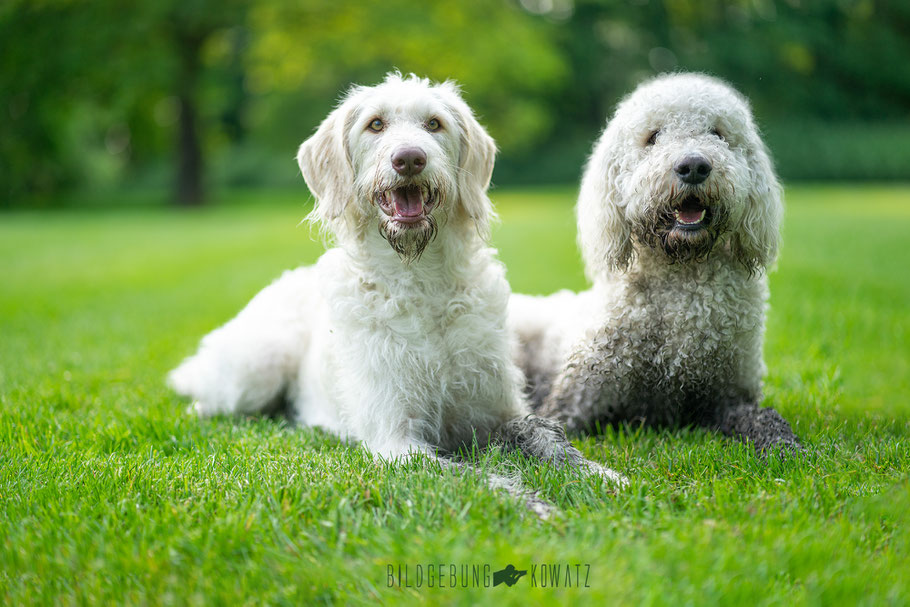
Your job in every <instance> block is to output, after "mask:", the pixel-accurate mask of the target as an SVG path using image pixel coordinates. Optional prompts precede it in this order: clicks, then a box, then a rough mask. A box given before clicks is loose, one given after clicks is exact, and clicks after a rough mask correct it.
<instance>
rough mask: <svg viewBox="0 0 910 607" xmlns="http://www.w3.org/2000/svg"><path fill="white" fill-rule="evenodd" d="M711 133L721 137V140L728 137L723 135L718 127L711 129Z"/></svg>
mask: <svg viewBox="0 0 910 607" xmlns="http://www.w3.org/2000/svg"><path fill="white" fill-rule="evenodd" d="M711 134H712V135H714V136H715V137H717V138H718V139H720V140H721V141H726V140H727V138H726V137H724V136H723V135H721V133H720V131H718V130H717V129H711Z"/></svg>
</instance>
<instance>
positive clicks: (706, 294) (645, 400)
mask: <svg viewBox="0 0 910 607" xmlns="http://www.w3.org/2000/svg"><path fill="white" fill-rule="evenodd" d="M638 263H639V264H643V265H645V264H649V263H651V264H655V263H662V264H663V265H661V266H659V267H654V266H653V265H651V266H650V267H642V266H637V267H633V268H632V269H631V270H630V272H629V273H628V274H627V275H625V276H624V280H623V281H621V282H617V283H615V284H613V285H610V290H611V292H612V295H611V299H610V304H609V306H608V309H607V316H608V318H609V321H608V322H607V323H605V325H604V329H602V330H601V331H599V332H598V333H597V334H596V336H595V338H594V339H595V342H596V344H597V345H596V346H595V347H596V348H597V350H599V351H600V352H601V354H602V357H601V364H602V365H603V369H602V372H603V375H604V385H603V389H602V391H601V393H602V394H601V399H600V401H601V408H602V411H603V414H604V415H603V416H604V417H606V418H612V417H614V416H615V417H621V418H622V419H632V418H641V419H643V420H645V421H647V422H648V423H651V422H653V423H679V422H688V421H694V420H695V419H696V418H698V417H699V416H700V415H703V414H707V413H710V412H711V411H713V410H714V409H716V408H717V406H719V405H722V404H729V402H735V401H742V400H747V399H755V398H758V396H759V393H760V389H761V387H760V383H758V382H757V381H756V380H754V379H752V378H753V377H756V376H759V377H760V375H761V373H758V374H756V373H754V372H753V371H754V368H755V367H756V365H757V366H759V367H761V365H762V363H761V338H762V326H763V321H764V311H763V309H764V299H765V297H764V292H765V287H764V282H763V279H760V278H756V277H750V276H749V275H748V273H747V272H746V271H745V270H744V269H743V268H740V267H737V266H733V265H731V264H730V263H729V261H728V260H724V261H718V260H716V259H715V260H708V261H705V262H702V263H698V264H688V265H683V264H680V265H668V264H666V263H665V262H662V261H656V262H655V261H650V260H647V259H646V260H641V261H639V262H638Z"/></svg>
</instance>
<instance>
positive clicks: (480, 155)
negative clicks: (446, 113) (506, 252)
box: [440, 82, 496, 238]
mask: <svg viewBox="0 0 910 607" xmlns="http://www.w3.org/2000/svg"><path fill="white" fill-rule="evenodd" d="M440 88H441V89H442V91H443V93H444V96H445V100H446V104H447V105H448V106H449V108H450V109H451V110H452V112H453V113H454V115H455V119H456V120H457V121H458V126H459V128H460V130H461V145H460V146H459V150H460V151H459V158H458V195H459V197H460V198H461V205H462V207H463V210H464V212H465V213H467V215H468V217H470V218H471V220H472V221H473V222H474V225H475V226H476V228H477V229H478V231H479V232H480V233H481V235H482V236H483V237H484V238H486V237H488V236H489V232H490V222H491V221H492V220H493V217H494V212H493V204H492V203H491V202H490V198H489V197H488V196H487V188H488V187H489V186H490V178H491V177H492V176H493V163H494V161H495V159H496V143H495V142H494V141H493V138H492V137H490V135H489V134H487V132H486V130H484V128H483V127H482V126H480V123H479V122H477V119H476V118H475V117H474V113H473V112H472V111H471V108H470V107H468V104H467V103H465V102H464V101H463V100H462V99H461V96H460V95H459V94H458V89H457V88H456V87H455V85H454V84H452V83H450V82H446V83H444V84H443V85H441V87H440Z"/></svg>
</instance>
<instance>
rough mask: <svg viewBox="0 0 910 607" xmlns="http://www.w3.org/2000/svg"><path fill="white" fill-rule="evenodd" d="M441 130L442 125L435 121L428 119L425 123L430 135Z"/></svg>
mask: <svg viewBox="0 0 910 607" xmlns="http://www.w3.org/2000/svg"><path fill="white" fill-rule="evenodd" d="M441 128H442V124H441V123H440V122H439V121H438V120H437V119H435V118H430V119H429V120H428V121H427V130H428V131H430V132H431V133H435V132H436V131H438V130H439V129H441Z"/></svg>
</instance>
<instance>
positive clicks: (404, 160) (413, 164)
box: [392, 148, 427, 177]
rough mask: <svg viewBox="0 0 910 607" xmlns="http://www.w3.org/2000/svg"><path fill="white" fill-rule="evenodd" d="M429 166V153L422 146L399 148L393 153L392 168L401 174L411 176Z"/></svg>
mask: <svg viewBox="0 0 910 607" xmlns="http://www.w3.org/2000/svg"><path fill="white" fill-rule="evenodd" d="M425 166H427V153H426V152H424V151H423V150H421V149H420V148H398V149H397V150H395V153H393V154H392V168H393V169H395V172H396V173H398V174H399V175H404V176H405V177H410V176H412V175H417V174H418V173H420V172H421V171H422V170H423V169H424V167H425Z"/></svg>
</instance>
